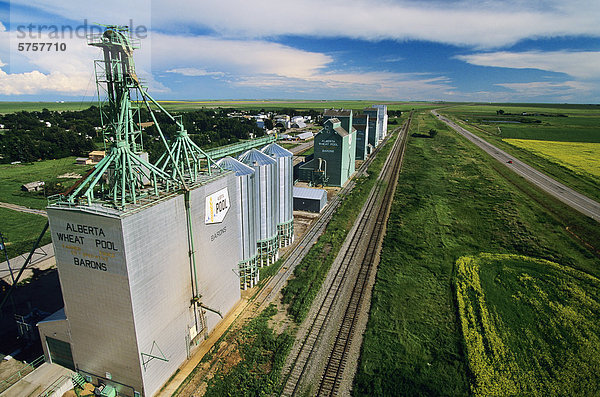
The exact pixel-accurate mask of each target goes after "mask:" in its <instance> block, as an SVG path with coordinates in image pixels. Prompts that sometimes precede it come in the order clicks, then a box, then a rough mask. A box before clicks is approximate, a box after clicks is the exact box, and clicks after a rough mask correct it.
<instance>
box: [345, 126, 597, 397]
mask: <svg viewBox="0 0 600 397" xmlns="http://www.w3.org/2000/svg"><path fill="white" fill-rule="evenodd" d="M420 117H421V121H420V125H421V131H427V130H429V129H430V128H435V129H437V130H438V131H439V133H438V135H437V136H436V137H435V138H433V139H431V138H415V137H412V138H410V139H409V141H408V147H407V150H406V154H405V160H404V166H403V171H402V173H401V174H400V177H399V182H398V188H397V191H396V195H395V198H394V204H393V207H392V212H391V215H390V219H389V221H388V231H387V235H386V237H385V240H384V245H383V251H382V255H381V257H382V259H381V263H380V265H379V270H378V273H377V283H376V285H375V287H374V291H373V299H372V305H371V314H370V318H369V322H368V326H367V331H366V333H365V338H364V342H363V347H362V353H361V359H360V363H359V369H358V373H357V376H356V378H355V388H354V394H355V395H468V394H469V393H470V390H471V381H472V379H473V378H471V376H470V375H469V366H470V363H469V361H468V360H467V357H466V354H465V342H464V339H463V335H462V332H461V327H460V321H459V318H458V316H457V312H458V311H457V308H456V299H455V294H454V291H453V279H454V264H455V262H456V261H457V259H458V258H460V257H463V256H473V255H479V254H480V253H481V252H492V253H506V254H518V255H526V256H531V257H536V258H545V259H547V260H550V261H553V262H556V263H560V264H561V265H563V266H569V267H573V268H578V269H581V270H584V271H588V272H591V273H593V274H595V275H597V273H598V271H599V269H600V260H599V259H598V257H596V256H594V254H592V253H591V251H590V249H587V248H584V247H583V246H582V245H581V244H580V243H579V242H578V240H576V239H575V238H573V237H572V236H571V235H570V234H569V233H568V231H567V230H566V229H565V226H569V227H570V230H572V228H577V230H578V232H579V233H580V234H581V235H583V236H585V238H586V240H588V241H600V229H599V227H598V224H597V223H596V222H594V221H591V220H589V218H585V217H583V216H582V215H579V214H578V213H576V212H574V211H572V210H570V209H569V208H567V207H566V206H565V205H563V204H562V203H560V202H558V201H557V200H554V199H552V198H550V197H547V196H546V195H544V194H543V193H542V192H540V191H539V190H537V189H535V188H533V187H531V186H530V185H529V184H528V183H526V182H525V181H524V180H523V179H522V178H520V177H518V176H516V175H514V174H512V173H511V172H510V171H508V169H507V168H506V167H504V166H503V165H502V164H499V163H497V162H495V161H494V160H492V159H491V158H489V157H488V156H487V155H485V154H484V153H483V152H481V151H480V150H479V149H477V148H476V147H475V146H474V145H473V144H471V143H470V142H468V141H466V139H464V138H462V137H460V136H458V135H457V134H455V133H453V132H449V131H448V130H447V128H446V127H445V125H444V124H442V123H440V122H438V121H436V120H434V119H433V118H432V117H431V116H430V115H429V114H421V115H420ZM412 125H413V127H414V128H416V126H417V125H418V123H417V122H416V120H415V121H414V122H413V124H412ZM525 192H526V193H525ZM509 325H510V326H511V327H515V329H512V331H511V332H514V333H519V332H520V330H521V329H520V328H518V327H519V326H518V325H517V324H515V323H511V324H509ZM524 325H526V324H524ZM509 348H513V347H512V346H509Z"/></svg>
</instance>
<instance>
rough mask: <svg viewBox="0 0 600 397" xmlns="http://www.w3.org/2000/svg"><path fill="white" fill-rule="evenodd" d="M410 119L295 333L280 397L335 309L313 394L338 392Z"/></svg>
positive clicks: (296, 382)
mask: <svg viewBox="0 0 600 397" xmlns="http://www.w3.org/2000/svg"><path fill="white" fill-rule="evenodd" d="M410 120H411V119H410V118H409V120H408V121H407V122H406V123H405V124H404V125H403V127H402V131H401V135H400V136H399V138H398V139H397V141H396V143H395V145H394V147H393V148H392V151H391V152H390V155H389V156H388V158H387V159H386V163H385V164H384V166H383V169H382V172H381V174H380V175H379V177H378V180H377V183H376V184H375V186H374V187H373V190H372V191H371V194H370V195H369V198H368V199H367V202H366V203H365V206H364V207H363V212H362V214H361V217H360V220H359V223H358V224H357V226H356V227H355V229H354V230H353V232H352V234H351V235H349V236H348V238H349V239H350V240H349V245H348V247H347V249H346V250H345V251H344V253H343V254H342V255H343V256H342V257H341V260H339V261H336V262H335V263H334V267H333V268H332V269H331V271H330V274H334V275H333V276H332V277H328V279H327V280H326V284H325V285H324V287H323V288H325V291H326V292H325V293H323V294H320V299H318V300H317V304H318V307H319V309H318V310H317V312H316V314H315V315H314V316H312V318H311V319H310V320H308V321H309V323H308V326H307V327H306V328H305V332H304V333H303V334H302V335H300V339H299V340H301V342H300V343H296V344H295V346H294V348H293V349H292V353H291V357H292V359H291V360H288V363H287V365H286V366H285V368H284V371H283V379H284V387H283V393H282V395H283V396H293V395H295V394H297V393H298V392H299V387H300V386H301V382H302V379H303V376H304V375H305V374H306V373H307V371H308V367H309V363H310V362H311V360H312V358H313V355H315V353H316V352H317V351H318V350H319V349H318V342H319V341H321V340H322V338H323V337H324V333H325V332H326V330H327V328H328V325H329V324H330V321H331V319H332V317H334V316H335V314H336V313H338V312H339V310H338V309H340V307H339V306H340V305H341V310H342V311H343V312H344V314H343V317H342V320H341V322H340V324H339V328H338V329H337V335H336V338H335V342H334V344H333V347H332V349H331V351H330V353H329V355H328V357H327V360H326V364H325V370H324V373H323V374H322V376H321V381H320V383H319V385H318V393H317V394H318V395H336V394H337V393H338V391H339V385H340V381H341V379H342V375H343V374H344V370H345V368H346V362H347V357H348V354H347V353H348V351H349V349H350V346H351V342H352V339H353V336H354V329H355V324H356V321H357V318H358V316H359V314H360V308H361V306H362V303H363V302H364V293H365V288H366V286H367V284H368V279H369V276H370V274H371V270H372V269H373V268H374V263H375V258H376V256H377V253H378V250H379V247H380V245H381V240H382V238H383V234H384V233H385V224H386V221H387V216H388V213H389V209H390V206H391V202H392V199H393V194H394V191H395V186H396V180H397V175H398V171H399V168H400V165H401V162H402V157H403V153H404V148H405V144H406V136H407V131H408V127H409V125H410ZM367 235H371V236H372V237H371V239H370V240H369V243H368V245H367V247H366V249H365V247H364V244H363V241H364V237H365V236H367ZM355 264H356V265H359V266H360V269H359V271H358V273H357V275H355V277H356V279H355V281H354V283H353V285H350V287H349V288H351V289H352V292H351V293H350V296H349V298H348V300H347V302H345V301H343V299H342V298H341V295H343V294H344V291H345V290H346V289H347V288H348V285H347V284H348V282H349V276H350V277H351V276H352V275H353V274H352V273H353V265H355ZM336 303H337V304H336Z"/></svg>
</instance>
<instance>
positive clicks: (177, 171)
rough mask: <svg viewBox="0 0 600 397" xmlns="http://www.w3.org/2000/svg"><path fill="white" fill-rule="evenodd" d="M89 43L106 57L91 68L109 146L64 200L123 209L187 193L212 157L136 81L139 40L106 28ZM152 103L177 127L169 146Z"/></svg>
mask: <svg viewBox="0 0 600 397" xmlns="http://www.w3.org/2000/svg"><path fill="white" fill-rule="evenodd" d="M88 44H89V45H91V46H95V47H98V48H101V49H102V51H103V55H104V57H103V59H102V60H98V61H95V62H94V66H95V72H96V86H97V91H98V100H99V105H100V116H101V121H102V125H103V126H104V129H103V134H104V141H105V144H106V143H107V142H108V144H109V145H110V146H109V147H108V148H107V150H106V156H105V157H104V159H102V161H100V162H99V163H98V164H97V165H96V166H95V168H94V169H93V170H92V172H91V173H90V174H88V175H87V176H86V177H85V178H84V179H83V180H82V181H81V182H80V183H78V184H77V185H76V186H75V187H74V188H73V190H72V191H71V192H69V194H68V195H67V196H66V197H64V199H66V201H67V202H68V203H70V204H87V205H90V204H92V203H95V202H99V203H102V204H104V205H111V206H114V207H116V208H119V209H123V208H124V207H125V206H126V205H127V204H138V203H139V201H140V199H142V198H146V197H160V196H161V195H164V193H168V192H172V191H177V190H181V189H183V190H189V185H191V184H194V183H195V182H197V181H198V180H199V177H200V175H201V174H208V175H211V174H212V172H213V167H212V166H213V165H214V163H213V161H212V159H211V158H210V157H209V156H208V155H207V154H206V153H205V152H204V151H202V149H200V148H199V147H198V146H197V145H196V144H195V143H194V142H192V140H191V139H190V138H189V136H188V134H187V132H186V130H185V128H184V126H183V122H182V120H181V116H177V117H174V116H172V115H171V114H169V112H167V111H166V110H165V109H164V108H163V107H162V106H161V105H160V104H159V103H158V102H157V101H155V100H154V98H152V96H150V94H149V93H148V92H147V87H144V86H143V85H142V83H141V82H140V80H139V78H138V76H137V74H136V72H135V65H134V62H133V51H134V50H135V49H137V48H139V41H137V40H134V39H133V38H132V37H131V36H130V34H129V30H128V28H127V27H124V26H107V27H106V30H105V31H104V32H103V33H101V34H95V35H91V36H89V37H88ZM152 105H154V106H156V107H157V108H158V109H160V111H161V112H163V113H164V114H165V115H167V116H168V117H169V118H170V119H171V121H173V122H174V123H175V124H176V125H177V127H178V132H177V136H176V137H174V139H172V140H171V142H170V143H169V142H168V141H167V139H166V138H165V135H164V133H163V131H162V129H161V128H160V125H159V123H158V120H157V119H156V116H155V114H154V111H153V109H152ZM142 106H143V107H145V109H146V110H147V113H148V114H149V115H150V117H151V119H152V121H153V122H154V126H155V127H156V129H157V131H158V133H159V136H160V139H161V141H162V143H163V144H164V147H165V152H164V154H163V156H162V157H161V158H160V160H159V162H158V163H157V164H156V165H155V164H152V163H150V162H149V161H148V160H147V156H144V153H143V142H142V109H141V108H142ZM216 168H217V169H219V168H218V167H216Z"/></svg>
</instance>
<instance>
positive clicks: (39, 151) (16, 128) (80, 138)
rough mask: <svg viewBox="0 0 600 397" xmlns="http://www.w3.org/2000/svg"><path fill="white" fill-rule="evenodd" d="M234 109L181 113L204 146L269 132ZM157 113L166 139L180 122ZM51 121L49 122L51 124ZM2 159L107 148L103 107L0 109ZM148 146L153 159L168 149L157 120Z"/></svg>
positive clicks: (81, 153) (144, 114) (83, 153)
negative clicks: (3, 111)
mask: <svg viewBox="0 0 600 397" xmlns="http://www.w3.org/2000/svg"><path fill="white" fill-rule="evenodd" d="M229 112H231V109H216V110H213V109H201V110H195V111H189V112H184V113H182V119H183V124H184V126H185V128H186V130H187V131H188V134H190V137H191V139H192V140H193V141H194V142H195V143H196V144H197V145H198V146H200V147H201V148H212V147H217V146H222V145H227V144H230V143H235V142H237V141H239V140H240V139H249V138H251V137H252V136H254V137H258V136H261V135H263V134H264V131H263V130H262V129H261V128H258V126H257V125H256V121H255V120H254V119H240V118H229V117H227V113H229ZM140 116H141V120H142V121H148V120H151V117H150V115H149V114H148V112H147V110H145V109H142V110H141V112H140ZM155 116H156V118H157V120H158V122H159V124H160V127H161V130H162V131H163V133H164V134H165V136H166V138H167V139H171V138H174V137H175V134H176V131H177V127H176V126H175V124H174V123H173V122H172V121H171V119H170V118H169V117H168V116H167V115H166V114H164V113H161V112H156V113H155ZM46 123H49V125H50V126H48V124H46ZM0 124H2V125H3V128H2V129H1V130H0V163H10V162H14V161H22V162H32V161H36V160H48V159H59V158H63V157H68V156H84V157H87V155H88V153H89V152H90V151H92V150H95V149H97V148H104V136H103V134H102V130H101V129H100V128H99V127H100V126H101V120H100V111H99V108H98V107H97V106H91V107H89V108H88V109H85V110H81V111H49V110H48V109H43V110H42V111H40V112H38V111H34V112H27V111H21V112H16V113H9V114H5V115H0ZM142 139H143V144H144V149H145V150H146V151H147V152H148V153H149V155H150V159H151V160H156V159H158V157H160V155H161V154H162V153H163V151H164V145H163V143H162V140H161V139H160V137H159V133H158V129H157V128H156V126H154V125H153V126H150V127H146V128H145V129H144V131H143V132H142Z"/></svg>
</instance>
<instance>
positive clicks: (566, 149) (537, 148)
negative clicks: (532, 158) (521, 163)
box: [504, 139, 600, 182]
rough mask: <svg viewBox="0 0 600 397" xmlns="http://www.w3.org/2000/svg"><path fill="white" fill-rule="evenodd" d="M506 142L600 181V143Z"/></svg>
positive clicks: (519, 140) (525, 140)
mask: <svg viewBox="0 0 600 397" xmlns="http://www.w3.org/2000/svg"><path fill="white" fill-rule="evenodd" d="M504 141H505V142H507V143H509V144H511V145H513V146H516V147H518V148H521V149H525V150H528V151H530V152H532V153H534V154H536V155H537V156H540V157H543V158H545V159H547V160H549V161H552V162H553V163H557V164H561V165H563V166H565V167H567V168H569V169H571V170H573V171H575V172H576V173H578V174H582V175H585V176H590V177H592V178H596V179H598V181H599V182H600V143H588V142H556V141H538V140H534V139H505V140H504Z"/></svg>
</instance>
